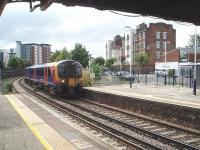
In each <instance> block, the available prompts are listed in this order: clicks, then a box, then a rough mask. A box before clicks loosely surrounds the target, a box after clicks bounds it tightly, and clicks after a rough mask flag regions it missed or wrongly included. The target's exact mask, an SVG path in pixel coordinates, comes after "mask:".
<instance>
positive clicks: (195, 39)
mask: <svg viewBox="0 0 200 150" xmlns="http://www.w3.org/2000/svg"><path fill="white" fill-rule="evenodd" d="M196 63H197V26H196V25H195V34H194V86H193V93H194V95H196V94H197V93H196V88H197V87H196V86H197V85H196V84H197V81H196V75H197V73H196V72H197V71H196V70H197V65H196Z"/></svg>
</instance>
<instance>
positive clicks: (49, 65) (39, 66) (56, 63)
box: [26, 60, 81, 69]
mask: <svg viewBox="0 0 200 150" xmlns="http://www.w3.org/2000/svg"><path fill="white" fill-rule="evenodd" d="M67 61H73V62H77V61H75V60H60V61H56V62H51V63H46V64H39V65H34V66H30V67H26V68H27V69H29V68H44V67H51V66H56V65H58V64H60V63H63V62H67ZM77 63H79V62H77ZM79 64H80V63H79ZM80 65H81V64H80Z"/></svg>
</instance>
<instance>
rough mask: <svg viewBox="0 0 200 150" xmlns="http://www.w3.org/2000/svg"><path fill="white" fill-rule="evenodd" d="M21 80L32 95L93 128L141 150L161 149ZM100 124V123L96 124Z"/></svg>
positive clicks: (24, 87)
mask: <svg viewBox="0 0 200 150" xmlns="http://www.w3.org/2000/svg"><path fill="white" fill-rule="evenodd" d="M21 80H22V79H21ZM21 80H20V81H19V85H20V86H21V87H22V88H23V89H24V90H26V91H28V92H29V93H31V94H32V95H34V96H35V97H37V98H38V99H40V100H42V101H44V102H45V103H47V104H49V105H51V106H52V107H55V108H57V109H58V110H60V111H62V112H63V113H66V114H70V115H71V116H73V117H74V118H76V119H78V120H80V121H81V122H84V123H86V124H88V125H90V126H92V128H95V129H98V130H100V131H102V132H105V133H106V134H108V135H110V136H112V137H114V138H116V139H118V140H119V141H121V142H123V143H125V144H126V145H127V146H130V147H134V148H137V149H141V150H148V149H156V150H158V149H159V150H160V149H161V148H158V147H156V146H154V145H151V144H150V143H147V142H144V141H142V140H139V139H137V138H134V137H132V136H130V135H127V134H125V133H123V132H120V131H118V130H116V129H114V128H111V127H109V126H107V125H105V124H103V123H101V122H99V121H96V120H93V119H91V118H89V117H87V116H85V115H83V114H80V113H77V112H76V111H74V110H71V109H69V108H66V107H65V106H63V105H61V104H58V103H57V102H55V101H54V100H50V99H49V98H46V97H44V96H42V95H39V94H37V93H35V92H33V91H32V90H30V89H29V88H27V87H26V86H24V85H23V84H22V83H21ZM96 124H98V125H96ZM121 136H126V137H128V138H131V139H132V140H135V141H137V142H140V144H136V143H133V142H131V141H129V140H127V139H125V138H123V137H121ZM142 144H143V145H145V146H141V145H142Z"/></svg>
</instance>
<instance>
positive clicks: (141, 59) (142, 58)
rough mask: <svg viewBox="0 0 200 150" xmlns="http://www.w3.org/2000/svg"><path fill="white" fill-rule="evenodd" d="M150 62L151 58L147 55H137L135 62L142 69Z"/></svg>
mask: <svg viewBox="0 0 200 150" xmlns="http://www.w3.org/2000/svg"><path fill="white" fill-rule="evenodd" d="M148 61H149V56H148V54H147V53H137V54H136V55H135V62H136V64H137V65H138V66H139V67H140V68H143V66H144V65H145V64H147V63H148Z"/></svg>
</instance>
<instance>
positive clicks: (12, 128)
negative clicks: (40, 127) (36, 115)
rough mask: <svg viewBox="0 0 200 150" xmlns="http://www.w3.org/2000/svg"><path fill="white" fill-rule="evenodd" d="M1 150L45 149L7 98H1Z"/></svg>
mask: <svg viewBox="0 0 200 150" xmlns="http://www.w3.org/2000/svg"><path fill="white" fill-rule="evenodd" d="M0 149H1V150H14V149H15V150H24V149H29V150H35V149H37V150H44V149H45V148H44V147H43V145H42V144H41V143H40V141H39V140H38V139H37V138H36V137H35V136H34V134H33V133H32V132H31V130H30V129H29V127H28V126H27V125H26V123H25V122H24V121H23V119H22V118H21V117H20V115H19V114H18V113H17V112H16V111H15V110H14V109H13V107H12V105H11V104H10V102H9V100H8V99H7V98H6V97H5V96H0Z"/></svg>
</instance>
